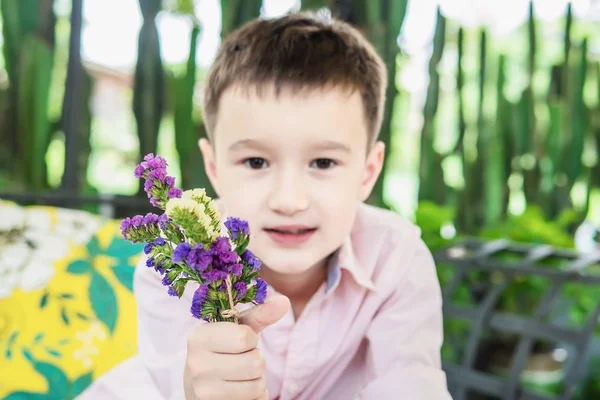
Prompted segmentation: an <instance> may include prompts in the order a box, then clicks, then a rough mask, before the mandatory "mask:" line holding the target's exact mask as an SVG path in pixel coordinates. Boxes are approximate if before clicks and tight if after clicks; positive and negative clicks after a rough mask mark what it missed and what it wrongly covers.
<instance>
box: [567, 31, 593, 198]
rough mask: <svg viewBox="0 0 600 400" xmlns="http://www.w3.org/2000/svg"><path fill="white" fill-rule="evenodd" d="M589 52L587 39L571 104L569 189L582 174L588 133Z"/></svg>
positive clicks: (578, 67)
mask: <svg viewBox="0 0 600 400" xmlns="http://www.w3.org/2000/svg"><path fill="white" fill-rule="evenodd" d="M587 50H588V39H587V38H585V39H584V40H583V43H582V45H581V56H580V57H581V59H580V62H579V65H578V66H577V68H576V69H575V74H574V78H575V79H574V87H573V101H572V102H571V138H570V139H571V140H570V142H569V147H568V153H567V157H566V159H567V160H568V161H569V162H568V163H566V165H565V172H566V174H567V182H568V185H569V187H572V186H573V184H574V183H575V181H576V180H577V178H578V177H579V176H580V174H581V172H582V169H583V164H582V155H583V144H584V140H585V135H586V132H587V131H588V112H587V109H586V106H585V103H584V101H583V89H584V86H585V81H586V76H587V67H588V63H587V55H588V54H587V53H588V51H587Z"/></svg>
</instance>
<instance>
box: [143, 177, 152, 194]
mask: <svg viewBox="0 0 600 400" xmlns="http://www.w3.org/2000/svg"><path fill="white" fill-rule="evenodd" d="M153 187H154V182H152V180H151V179H148V180H147V181H146V182H144V191H145V192H146V193H148V194H150V190H152V188H153Z"/></svg>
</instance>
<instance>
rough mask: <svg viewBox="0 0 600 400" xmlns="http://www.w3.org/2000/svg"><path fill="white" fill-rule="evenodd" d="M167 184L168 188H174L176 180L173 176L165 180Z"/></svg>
mask: <svg viewBox="0 0 600 400" xmlns="http://www.w3.org/2000/svg"><path fill="white" fill-rule="evenodd" d="M165 183H166V184H167V186H168V187H170V188H172V187H173V186H174V185H175V178H173V177H172V176H167V177H166V178H165Z"/></svg>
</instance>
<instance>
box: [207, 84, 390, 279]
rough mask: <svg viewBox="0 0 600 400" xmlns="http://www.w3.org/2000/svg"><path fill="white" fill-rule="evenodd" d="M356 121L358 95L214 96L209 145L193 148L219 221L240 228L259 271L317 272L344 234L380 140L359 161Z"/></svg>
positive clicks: (374, 170)
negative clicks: (246, 227)
mask: <svg viewBox="0 0 600 400" xmlns="http://www.w3.org/2000/svg"><path fill="white" fill-rule="evenodd" d="M363 115H364V114H363V106H362V101H361V98H360V95H359V93H358V92H354V93H353V94H352V95H349V94H348V93H347V92H345V91H343V90H341V89H331V90H327V91H325V90H318V91H313V92H310V93H308V94H291V93H288V92H286V91H285V90H284V91H282V92H281V94H280V95H279V97H278V98H276V97H275V95H274V94H273V93H268V92H267V91H265V92H263V94H262V96H261V97H258V96H257V95H256V94H255V93H254V91H252V90H251V91H248V92H247V93H246V92H242V91H240V90H238V89H235V88H230V89H228V90H227V91H226V92H225V93H223V96H222V98H221V102H220V107H219V114H218V119H217V122H216V127H215V132H214V134H213V137H214V143H212V146H211V144H209V143H208V141H206V140H201V141H200V148H201V151H202V154H203V157H204V162H205V166H206V171H207V173H208V176H209V178H210V180H211V183H212V185H213V187H214V188H215V190H216V192H217V195H218V196H219V198H220V200H221V201H222V202H223V206H224V209H225V211H226V213H227V215H229V216H235V217H239V218H243V219H245V220H247V221H249V223H250V230H251V239H250V249H251V250H252V251H253V252H254V253H255V254H256V255H257V257H259V258H260V259H261V260H262V262H263V263H264V264H265V266H266V267H267V268H269V269H271V270H272V271H274V272H278V273H283V274H295V273H301V272H304V271H306V270H308V269H310V268H312V267H315V266H317V265H322V263H323V262H324V261H325V260H326V257H327V256H329V255H330V254H331V253H332V252H334V251H335V250H336V249H337V248H338V247H339V246H340V245H341V244H342V242H343V241H344V239H345V238H346V236H347V235H348V234H349V232H350V229H351V227H352V224H353V221H354V217H355V213H356V210H357V206H358V203H359V201H364V200H365V199H366V198H367V197H368V196H369V194H370V192H371V189H372V188H373V185H374V183H375V181H376V180H377V177H378V175H379V173H380V171H381V168H382V163H383V144H382V143H377V144H375V145H374V146H371V149H370V150H369V151H368V154H367V141H368V140H367V130H366V124H365V120H364V117H363Z"/></svg>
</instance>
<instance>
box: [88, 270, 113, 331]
mask: <svg viewBox="0 0 600 400" xmlns="http://www.w3.org/2000/svg"><path fill="white" fill-rule="evenodd" d="M89 296H90V301H91V303H92V309H93V310H94V313H96V316H97V317H98V319H99V320H100V321H102V322H103V323H104V325H106V327H107V328H108V330H109V331H110V332H111V333H113V332H114V330H115V325H116V323H117V298H116V296H115V292H114V291H113V288H112V287H111V286H110V284H109V283H108V282H107V281H106V279H104V277H103V276H102V275H100V274H98V273H97V272H94V273H93V274H92V281H91V282H90V289H89Z"/></svg>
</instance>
